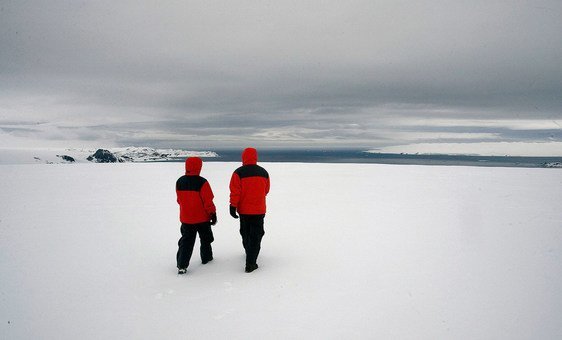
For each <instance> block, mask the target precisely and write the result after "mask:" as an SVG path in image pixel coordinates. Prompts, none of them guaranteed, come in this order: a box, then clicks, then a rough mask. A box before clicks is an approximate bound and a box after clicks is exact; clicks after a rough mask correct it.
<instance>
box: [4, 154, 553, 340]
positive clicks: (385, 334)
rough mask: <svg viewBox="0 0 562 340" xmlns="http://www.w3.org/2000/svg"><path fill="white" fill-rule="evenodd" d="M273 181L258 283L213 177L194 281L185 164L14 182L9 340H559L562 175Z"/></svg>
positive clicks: (463, 172)
mask: <svg viewBox="0 0 562 340" xmlns="http://www.w3.org/2000/svg"><path fill="white" fill-rule="evenodd" d="M262 165H263V166H264V167H265V168H266V169H267V170H268V171H269V173H270V176H271V192H270V195H269V197H268V214H267V216H266V219H265V230H266V234H265V236H264V239H263V242H262V251H261V253H260V257H259V259H258V263H259V265H260V267H259V269H258V270H256V271H255V272H253V273H249V274H248V273H245V272H244V253H243V248H242V243H241V240H240V235H239V232H238V228H239V226H238V221H237V220H234V219H232V218H231V217H230V216H229V214H228V183H229V180H230V175H231V173H232V171H233V170H234V169H235V168H236V167H238V166H239V164H237V163H224V162H212V163H205V164H204V166H203V171H202V175H203V176H204V177H206V178H207V179H208V180H209V182H210V184H211V186H212V188H213V191H214V193H215V204H216V205H217V207H218V220H219V222H218V224H217V225H216V226H215V227H213V231H214V235H215V242H214V243H213V250H214V256H215V260H214V261H212V262H211V263H209V264H206V265H202V264H201V261H200V258H199V252H198V246H199V241H197V243H196V249H195V250H194V254H193V257H192V259H191V265H190V267H189V268H188V273H187V274H186V275H183V276H178V275H177V270H176V268H175V265H176V263H175V256H176V251H177V241H178V239H179V237H180V232H179V227H180V223H179V221H178V206H177V203H176V197H175V181H176V179H177V178H178V177H179V176H181V175H182V174H183V171H184V165H183V164H182V163H122V164H75V165H73V166H68V165H62V164H61V165H58V164H52V165H46V164H24V165H21V164H20V165H0V176H1V177H2V181H1V182H0V198H1V205H0V339H561V338H562V323H561V322H560V316H561V315H562V289H561V287H562V266H561V265H560V264H561V263H562V209H560V202H562V172H560V171H559V170H556V169H527V168H485V167H440V166H415V165H378V164H362V165H354V164H298V163H265V164H262Z"/></svg>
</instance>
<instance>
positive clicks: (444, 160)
mask: <svg viewBox="0 0 562 340" xmlns="http://www.w3.org/2000/svg"><path fill="white" fill-rule="evenodd" d="M98 150H102V151H107V152H109V154H107V155H106V156H108V157H109V158H108V159H110V160H113V159H115V160H114V161H113V162H133V163H149V162H183V161H184V160H185V158H186V157H190V156H198V157H201V158H202V159H204V160H205V161H206V162H240V154H241V150H239V149H227V150H225V149H216V150H206V151H189V150H187V149H179V150H176V149H153V148H146V147H128V148H108V149H107V150H104V149H98ZM95 151H96V150H95V149H62V148H61V149H19V150H18V149H5V148H0V164H45V163H47V164H63V163H89V162H94V163H99V162H105V160H100V159H93V158H92V156H93V155H94V152H95ZM113 156H114V157H113ZM259 160H260V162H292V163H356V164H400V165H439V166H478V167H525V168H562V157H538V156H480V155H458V154H452V155H447V154H406V153H400V154H397V153H377V152H373V151H365V150H359V149H326V150H322V149H310V150H306V149H260V150H259ZM108 162H111V161H108Z"/></svg>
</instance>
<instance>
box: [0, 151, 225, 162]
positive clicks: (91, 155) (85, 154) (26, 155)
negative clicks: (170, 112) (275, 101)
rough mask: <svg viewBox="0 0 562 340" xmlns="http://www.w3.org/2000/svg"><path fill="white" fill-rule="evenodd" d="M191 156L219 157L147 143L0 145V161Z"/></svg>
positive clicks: (151, 159) (157, 159)
mask: <svg viewBox="0 0 562 340" xmlns="http://www.w3.org/2000/svg"><path fill="white" fill-rule="evenodd" d="M193 156H197V157H202V158H213V157H219V155H218V154H217V153H216V152H213V151H191V150H177V149H154V148H148V147H124V148H107V149H101V148H100V149H79V148H67V149H62V148H59V149H57V148H25V149H23V148H22V149H6V148H0V164H45V163H46V164H69V163H90V162H92V163H117V162H118V163H124V162H165V161H172V160H181V159H184V158H187V157H193Z"/></svg>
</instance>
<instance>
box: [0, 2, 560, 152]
mask: <svg viewBox="0 0 562 340" xmlns="http://www.w3.org/2000/svg"><path fill="white" fill-rule="evenodd" d="M561 15H562V4H561V3H560V2H559V1H521V2H517V3H507V2H504V1H474V2H470V3H467V2H464V1H446V2H445V1H444V2H440V1H438V2H435V1H418V2H415V3H396V2H395V1H351V2H345V3H342V2H337V1H333V2H330V1H322V2H320V1H319V2H315V1H314V2H304V3H303V2H298V1H277V2H269V1H265V2H251V1H237V2H233V3H223V2H215V1H183V2H176V3H167V4H162V3H157V2H151V1H120V2H118V3H115V2H109V1H91V2H90V1H86V2H75V1H50V2H49V3H45V2H42V1H1V2H0V46H2V48H1V49H0V110H1V112H2V116H1V117H0V125H4V128H3V129H2V131H3V133H8V134H11V135H14V134H15V131H16V130H14V129H17V128H18V126H19V128H26V127H25V124H32V123H34V122H47V123H48V128H45V129H43V130H41V129H39V130H38V131H28V132H29V133H30V134H36V135H35V136H34V137H35V138H39V139H40V138H41V133H42V131H43V132H45V136H44V137H45V138H46V139H56V138H62V139H65V138H66V139H69V140H74V139H75V140H92V141H95V140H100V141H113V142H115V143H118V144H127V143H134V144H137V145H141V144H145V145H158V146H166V145H167V144H169V145H171V146H172V145H174V146H177V145H179V144H182V143H188V142H191V143H193V144H199V145H203V146H207V145H209V146H224V145H232V144H233V143H235V144H241V145H243V144H245V143H248V142H252V143H262V144H263V145H270V146H279V145H289V146H295V145H296V146H299V145H311V144H313V145H322V144H323V143H324V144H328V145H346V146H352V145H360V146H370V147H379V146H385V145H399V144H401V143H414V142H416V140H417V141H419V142H427V141H437V142H439V140H440V139H439V138H437V137H436V138H434V137H433V135H432V136H431V137H428V133H429V132H433V133H439V132H441V133H447V138H446V139H447V140H448V141H450V140H470V141H471V142H475V141H476V142H477V141H478V140H482V141H483V140H490V139H495V140H497V141H525V140H529V141H549V140H555V141H560V139H561V137H560V133H557V131H559V129H560V124H562V95H561V94H562V62H561V60H562V41H561V40H560V38H559V34H560V32H562V21H561V20H559V18H560V17H561ZM441 120H448V121H449V122H448V124H447V125H446V126H441V125H439V124H437V122H438V121H441ZM474 120H484V121H499V122H501V121H506V122H507V121H509V122H510V124H511V125H513V124H514V123H513V121H519V122H520V123H519V125H521V126H519V127H517V129H514V128H513V127H512V126H507V125H506V126H494V127H490V126H488V124H484V123H482V124H474V122H473V121H474ZM529 120H532V121H537V120H540V121H543V122H544V124H542V127H541V128H540V129H539V128H532V129H525V128H524V125H525V123H526V121H529ZM14 121H18V122H20V123H21V124H11V123H10V122H14ZM422 122H423V123H422ZM549 122H551V123H550V124H549ZM435 124H437V125H435ZM6 125H10V126H9V127H8V126H6ZM495 125H497V124H495ZM27 128H28V127H27ZM47 131H48V133H47ZM55 131H56V132H55ZM452 133H458V134H459V135H458V138H455V137H454V136H452V135H451V134H452ZM468 134H473V135H474V136H480V135H482V134H486V135H483V136H486V137H482V138H480V139H478V138H467V135H468ZM20 136H21V134H20Z"/></svg>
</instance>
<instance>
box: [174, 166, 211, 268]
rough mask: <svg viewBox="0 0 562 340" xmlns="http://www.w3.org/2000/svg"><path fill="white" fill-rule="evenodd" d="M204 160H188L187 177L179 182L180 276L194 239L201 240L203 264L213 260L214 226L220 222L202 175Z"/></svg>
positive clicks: (187, 260) (209, 188)
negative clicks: (212, 227)
mask: <svg viewBox="0 0 562 340" xmlns="http://www.w3.org/2000/svg"><path fill="white" fill-rule="evenodd" d="M202 167H203V161H202V160H201V158H199V157H189V158H187V159H186V160H185V175H184V176H181V177H180V178H179V179H178V180H177V182H176V195H177V201H178V204H179V205H180V221H181V228H180V231H181V238H180V240H179V241H178V253H177V256H176V260H177V266H178V274H185V273H186V272H187V267H188V266H189V260H190V259H191V254H192V253H193V246H194V245H195V238H196V236H197V234H199V240H200V241H201V249H200V252H201V261H202V262H203V264H206V263H207V262H209V261H212V260H213V249H212V247H211V243H212V242H213V241H214V237H213V232H212V230H211V226H212V225H215V224H216V223H217V214H216V208H215V204H214V203H213V198H214V195H213V191H212V190H211V186H210V185H209V182H207V180H206V179H205V178H203V177H201V176H199V174H200V173H201V168H202Z"/></svg>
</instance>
